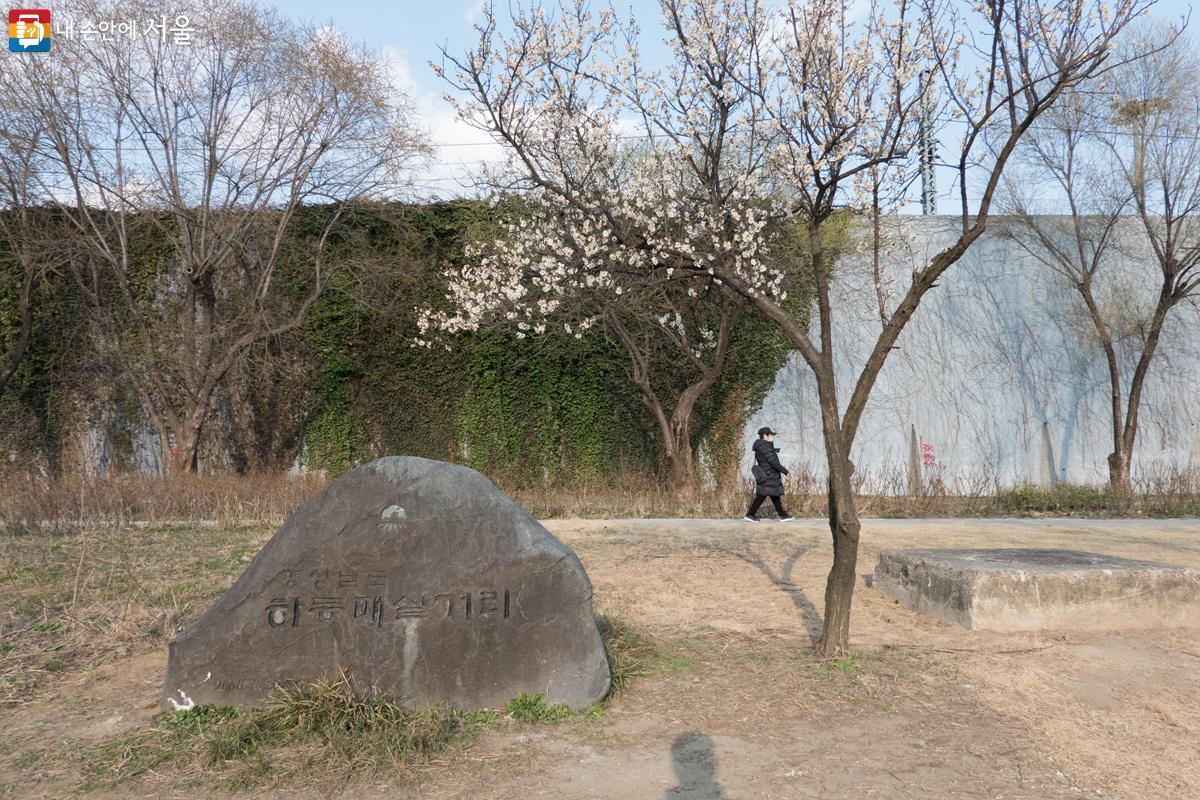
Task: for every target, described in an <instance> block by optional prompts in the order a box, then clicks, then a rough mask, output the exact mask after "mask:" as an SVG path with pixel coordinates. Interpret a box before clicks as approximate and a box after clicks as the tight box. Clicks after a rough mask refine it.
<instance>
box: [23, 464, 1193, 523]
mask: <svg viewBox="0 0 1200 800" xmlns="http://www.w3.org/2000/svg"><path fill="white" fill-rule="evenodd" d="M906 480H907V479H906V478H905V475H904V474H903V471H898V470H892V471H883V472H880V473H878V474H874V475H871V476H869V477H868V478H864V479H862V480H860V481H859V483H858V486H857V488H858V510H859V514H860V515H861V516H863V517H892V518H926V517H997V516H1026V515H1043V514H1044V515H1055V516H1082V517H1088V516H1091V517H1099V516H1106V517H1178V516H1196V515H1200V473H1197V472H1189V471H1183V470H1160V471H1158V472H1154V473H1150V474H1145V475H1142V476H1140V477H1139V478H1138V480H1137V481H1136V482H1135V487H1134V493H1133V494H1132V495H1131V496H1130V495H1119V494H1113V493H1111V492H1109V491H1107V490H1106V489H1105V488H1103V487H1093V486H1080V485H1073V484H1063V485H1060V486H1058V487H1057V488H1056V489H1043V488H1040V487H1037V486H1018V487H1015V488H1008V489H1005V488H1002V487H999V486H998V485H997V482H996V481H995V480H993V479H989V478H986V477H985V476H980V477H978V478H977V479H972V480H968V481H961V482H958V483H956V484H954V485H951V486H947V485H944V484H942V483H941V482H937V481H935V482H932V483H930V484H928V485H926V486H925V487H923V490H922V493H921V494H918V495H915V496H910V495H907V494H906V491H907V486H906ZM328 483H329V480H328V479H327V478H324V477H321V476H317V475H307V476H300V477H297V476H292V475H287V474H282V473H277V474H259V475H203V476H200V475H191V476H183V477H179V478H170V479H167V478H157V477H150V476H145V475H111V476H104V477H98V478H80V477H68V478H56V479H49V478H45V477H42V476H31V475H25V476H21V475H10V476H7V477H6V478H5V479H4V487H5V491H4V492H3V493H2V494H0V531H2V532H3V533H5V534H20V533H22V532H35V531H39V530H42V531H44V530H62V529H68V528H82V527H93V526H100V525H107V526H121V525H128V524H130V523H131V522H137V523H139V524H150V525H159V524H166V523H177V522H181V521H185V522H189V523H190V524H196V523H197V522H202V523H203V524H208V525H221V526H229V525H278V524H280V523H281V522H282V521H283V519H284V518H285V517H286V516H287V515H288V514H290V513H291V512H292V511H294V510H295V509H296V508H297V507H298V506H300V505H301V504H302V503H303V502H304V501H306V500H308V499H309V498H310V497H312V496H313V495H314V494H316V493H317V492H318V491H319V490H321V489H322V488H324V487H325V486H326V485H328ZM500 488H501V489H504V490H505V491H506V492H507V493H508V494H509V495H510V496H511V497H512V498H513V499H514V500H516V501H517V502H518V503H520V504H521V505H522V506H523V507H524V508H525V509H526V510H528V511H529V512H530V513H531V514H533V515H534V516H536V517H539V518H542V519H555V518H585V519H588V518H630V517H634V518H637V517H666V518H674V517H685V518H737V517H740V516H742V514H744V513H745V510H746V505H747V503H748V501H749V498H750V494H751V492H752V487H751V485H750V484H749V483H748V482H747V483H746V484H745V485H742V486H739V487H736V488H735V489H733V490H730V489H723V488H697V489H695V490H693V491H691V492H678V491H674V490H671V489H668V488H666V487H665V486H663V485H662V484H661V482H659V481H658V480H657V479H656V478H655V477H654V476H653V475H652V474H632V473H631V474H625V475H619V476H615V477H614V478H613V480H612V481H611V482H610V483H607V484H595V485H578V486H563V487H534V488H530V487H520V486H508V485H503V484H502V485H501V487H500ZM786 488H787V496H786V499H785V505H786V506H787V508H788V511H789V513H791V514H794V515H796V516H805V517H822V516H825V515H826V514H827V513H828V512H827V505H826V501H825V487H824V483H823V482H822V481H820V480H819V479H817V478H816V477H815V476H814V475H813V474H812V473H811V472H810V471H804V470H795V471H794V474H793V475H791V476H789V477H788V478H787V479H786Z"/></svg>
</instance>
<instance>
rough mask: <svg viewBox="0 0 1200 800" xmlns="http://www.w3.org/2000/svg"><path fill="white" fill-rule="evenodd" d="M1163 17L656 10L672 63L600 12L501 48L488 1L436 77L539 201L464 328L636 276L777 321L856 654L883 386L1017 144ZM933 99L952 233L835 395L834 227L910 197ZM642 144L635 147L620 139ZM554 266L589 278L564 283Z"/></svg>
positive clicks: (851, 9) (721, 2)
mask: <svg viewBox="0 0 1200 800" xmlns="http://www.w3.org/2000/svg"><path fill="white" fill-rule="evenodd" d="M1152 2H1153V0H1118V1H1117V2H1116V3H1114V4H1112V5H1109V4H1106V3H1103V2H1100V1H1099V0H974V1H973V2H969V3H968V2H961V1H960V0H890V1H888V2H885V0H876V2H872V3H871V5H870V6H869V7H868V8H867V9H866V11H865V13H862V14H858V13H856V12H857V11H858V8H857V6H856V5H852V4H851V3H850V2H848V0H783V2H781V3H780V4H779V8H780V10H779V11H776V10H774V9H775V6H771V7H768V6H767V5H766V3H764V2H759V1H758V0H740V1H735V0H661V7H662V12H663V14H662V24H663V28H664V30H665V32H666V43H667V45H668V47H669V49H670V54H671V58H670V59H669V62H668V64H667V66H666V67H664V68H662V69H651V68H650V67H648V66H647V65H646V64H645V62H644V61H643V59H642V57H641V55H640V52H639V49H638V30H637V27H636V25H635V24H634V23H633V22H632V21H630V22H625V23H620V22H618V18H617V15H616V14H615V13H614V12H612V11H610V10H605V11H601V12H599V13H598V14H596V15H595V16H593V15H592V14H590V13H589V12H588V9H587V5H586V4H585V3H583V2H576V3H574V4H573V5H561V6H559V7H558V8H557V9H556V11H555V12H554V13H548V12H545V11H542V10H540V9H537V8H535V9H533V10H530V11H523V10H520V9H518V10H516V11H515V12H514V16H513V28H514V31H515V33H514V34H513V35H512V36H511V37H502V36H500V35H498V34H497V32H496V23H495V18H494V16H492V14H491V12H490V10H489V12H488V13H487V15H486V16H485V22H484V24H483V25H481V30H480V42H479V44H478V46H477V47H476V48H474V49H472V50H470V51H469V52H468V53H467V54H466V55H465V56H464V57H462V58H461V59H453V58H451V59H449V62H448V63H449V66H450V67H451V69H449V70H447V71H445V72H444V73H443V74H444V75H445V76H446V77H447V79H448V80H449V81H450V82H451V83H452V84H453V85H454V86H455V87H456V88H458V89H459V90H460V92H461V93H462V94H463V95H465V97H460V98H458V102H459V109H460V113H461V114H462V116H463V118H464V119H466V120H468V121H469V122H471V123H472V124H474V125H476V126H478V127H480V128H483V129H484V130H487V131H489V132H491V133H492V134H493V135H494V136H495V137H496V138H497V139H498V140H499V141H501V142H503V143H504V144H505V145H506V146H507V149H508V152H509V155H510V163H509V164H508V165H507V168H506V169H504V170H501V171H497V172H496V173H493V174H491V175H489V176H488V180H489V182H490V183H491V184H492V185H493V186H494V187H496V188H502V189H505V190H509V191H519V192H522V193H523V194H524V196H525V197H526V198H528V202H530V203H531V204H534V205H537V206H539V207H541V208H542V209H544V210H543V212H542V216H541V218H540V219H541V222H540V224H539V225H538V226H537V228H536V229H535V230H534V231H533V232H532V233H531V234H530V235H529V236H528V237H526V239H525V240H524V241H522V242H520V243H518V244H516V246H515V249H510V250H508V251H507V252H508V255H506V257H505V259H502V260H501V261H499V262H497V261H491V262H488V263H486V264H485V263H484V262H483V261H482V260H480V261H477V262H476V263H475V264H474V265H472V267H471V270H474V272H473V273H472V278H471V280H470V287H469V288H467V289H466V290H465V291H463V292H462V293H461V294H459V293H458V290H456V291H455V296H456V297H458V299H459V300H460V303H459V305H458V308H459V313H458V314H457V316H458V317H460V318H461V320H463V321H470V320H472V319H474V314H475V313H476V312H475V311H473V310H471V309H472V308H479V307H480V306H479V304H483V306H485V307H486V305H487V304H489V303H495V302H499V301H498V300H497V299H496V298H497V294H504V295H505V298H506V302H516V301H517V300H518V299H520V298H527V300H528V301H531V302H532V303H533V304H534V306H535V308H536V303H537V302H538V301H539V300H546V299H547V297H548V296H549V294H548V293H547V291H546V290H545V288H543V286H539V285H538V284H536V283H534V282H533V276H534V275H546V274H553V275H555V276H556V278H555V281H553V282H551V283H550V284H544V285H549V286H551V287H552V288H551V290H550V291H551V292H552V293H553V296H554V297H555V298H557V297H563V298H566V297H568V296H570V295H571V294H572V293H573V292H574V291H575V290H576V289H577V287H579V286H581V285H582V286H587V279H588V277H591V279H592V280H593V281H594V282H595V281H601V282H603V285H604V286H606V287H607V286H609V285H611V287H612V292H611V293H610V294H609V295H608V297H607V300H606V302H607V303H608V304H609V305H613V306H616V305H624V304H625V303H626V302H627V301H626V300H625V299H624V298H625V297H626V296H629V297H636V296H638V292H635V291H628V292H626V291H624V290H626V289H628V288H631V287H632V286H634V285H639V286H640V285H642V284H643V283H651V284H654V282H655V281H664V280H665V281H666V282H668V283H670V282H682V283H683V284H684V285H687V284H688V283H689V282H691V281H695V280H696V279H701V280H710V281H711V283H712V285H714V286H720V287H721V291H722V292H726V293H728V294H729V295H738V296H740V297H742V298H744V299H745V300H746V301H747V302H749V303H753V304H754V306H756V307H757V308H758V310H759V311H760V312H761V313H763V314H765V315H766V316H767V317H768V318H770V319H771V320H773V321H774V322H775V323H777V324H778V326H779V327H780V329H781V330H782V331H783V332H784V333H785V334H786V335H787V337H788V339H789V340H790V341H791V342H792V343H793V344H794V346H795V347H796V349H797V350H798V351H799V353H800V355H801V356H802V357H803V359H804V361H805V362H806V363H807V364H808V366H809V367H810V368H811V370H812V372H813V374H814V376H815V379H816V384H817V394H818V399H819V404H820V413H821V422H822V429H823V433H824V444H825V451H826V465H827V472H828V480H829V521H830V528H831V531H832V534H833V551H834V557H833V565H832V568H831V570H830V573H829V578H828V581H827V584H826V592H825V618H824V629H823V632H822V636H821V639H820V641H819V643H818V645H817V651H818V653H819V654H822V655H834V654H837V653H840V652H843V651H844V650H845V649H846V647H847V645H848V642H849V622H850V609H851V601H852V597H853V592H854V584H855V576H856V564H857V554H858V542H859V534H860V529H861V524H860V522H859V520H858V515H857V510H856V506H855V497H854V491H853V483H852V477H853V473H854V467H853V464H852V462H851V459H850V453H851V449H852V447H853V444H854V440H855V435H856V432H857V429H858V425H859V422H860V420H861V417H862V413H863V410H864V408H865V407H866V403H867V401H868V399H869V398H870V395H871V390H872V388H873V386H874V384H875V380H876V378H877V377H878V375H879V372H880V370H881V369H882V368H883V366H884V364H885V362H886V360H887V357H888V355H889V353H890V352H891V350H892V349H893V348H894V347H895V346H896V341H897V339H898V338H899V336H900V334H901V332H902V331H903V330H904V328H905V326H906V325H907V323H908V321H909V320H910V319H911V318H912V316H913V314H914V313H915V312H916V310H917V308H918V306H919V305H920V303H921V300H922V298H923V297H924V296H925V294H926V293H927V292H929V291H930V290H931V289H932V288H933V287H934V286H935V285H936V283H937V280H938V278H939V277H941V276H942V275H943V274H944V273H945V272H946V270H947V269H949V268H950V267H951V266H953V264H954V263H955V262H956V261H958V260H959V259H960V258H961V257H962V255H963V254H964V253H965V252H966V250H967V248H968V247H970V245H971V244H972V243H973V242H974V241H975V240H976V239H978V238H979V237H980V236H981V235H982V233H983V231H984V229H985V227H986V225H987V223H988V220H989V215H990V212H991V208H992V199H993V195H994V194H995V191H996V187H997V184H998V182H999V180H1000V178H1001V176H1002V174H1003V172H1004V170H1005V167H1006V166H1007V164H1008V162H1009V160H1010V158H1011V156H1012V153H1013V150H1014V148H1015V147H1016V145H1017V143H1018V142H1019V141H1020V139H1021V138H1022V136H1023V135H1024V134H1025V133H1026V131H1027V130H1028V129H1029V128H1030V126H1031V125H1032V124H1033V123H1034V121H1035V120H1037V118H1038V117H1039V116H1040V115H1042V114H1043V113H1044V112H1045V111H1046V110H1047V109H1049V108H1050V107H1052V106H1053V105H1054V103H1055V102H1056V101H1057V100H1058V98H1059V97H1060V96H1061V95H1062V94H1063V93H1064V92H1066V91H1068V90H1071V89H1073V88H1074V87H1077V86H1079V85H1080V84H1081V83H1083V82H1084V81H1087V80H1088V79H1090V78H1092V77H1094V76H1097V75H1099V74H1100V73H1102V72H1103V71H1105V70H1106V69H1108V68H1110V66H1111V60H1110V49H1111V45H1112V41H1113V38H1114V37H1115V36H1116V35H1117V34H1118V33H1119V32H1120V31H1121V30H1122V28H1124V27H1125V26H1126V25H1127V24H1128V23H1129V21H1130V20H1131V19H1132V18H1134V17H1136V16H1138V15H1140V14H1141V13H1142V12H1143V11H1144V10H1145V9H1147V8H1148V7H1149V6H1150V5H1151V4H1152ZM925 107H932V109H933V112H932V113H933V115H934V118H935V119H939V120H947V119H949V120H952V125H950V126H949V127H948V128H947V131H948V134H949V135H951V136H953V137H954V138H955V142H954V145H953V147H952V148H949V149H951V150H952V152H951V159H950V164H951V166H952V167H953V168H954V170H955V172H956V180H957V186H956V194H957V200H958V203H957V205H958V210H957V214H958V216H959V217H960V219H961V227H960V229H959V235H958V237H957V238H956V239H955V240H954V241H953V242H952V243H950V244H949V245H948V246H947V247H946V248H944V249H943V250H941V251H939V252H937V253H935V254H933V256H932V257H931V258H930V259H929V260H928V261H925V262H923V263H917V264H915V265H914V271H913V274H912V277H911V281H910V282H908V284H907V285H906V286H905V287H904V288H903V290H901V289H900V288H898V287H897V288H896V289H895V291H894V296H893V297H891V298H888V297H886V292H883V293H881V295H880V296H881V298H883V302H881V304H880V306H881V307H880V309H879V316H880V322H881V326H880V327H881V330H880V332H879V335H878V338H877V339H876V341H875V343H874V346H873V348H872V350H871V352H870V354H869V356H868V358H867V360H866V361H865V363H863V364H862V365H861V369H860V371H859V373H858V376H857V379H856V380H855V381H854V383H853V385H852V386H850V387H840V386H838V385H837V381H836V379H835V378H836V374H835V371H834V360H835V355H836V354H837V345H836V342H835V341H834V336H833V323H832V321H833V316H834V311H835V309H834V307H833V300H832V295H831V292H830V283H831V280H832V270H831V263H830V262H831V261H832V257H833V255H834V254H833V253H832V252H831V249H830V247H829V243H828V242H827V241H826V231H827V223H828V222H829V220H830V219H831V218H832V217H833V215H834V214H835V213H837V212H838V211H839V210H840V209H844V208H847V207H849V208H858V209H864V208H867V207H868V206H871V205H873V202H872V201H873V199H874V198H876V197H889V196H897V194H898V193H897V191H896V188H897V187H899V186H903V184H904V183H905V182H906V181H907V177H906V176H907V174H909V173H910V172H911V161H912V157H913V155H915V149H916V142H917V133H918V123H919V113H920V111H921V109H923V108H925ZM634 136H635V137H636V141H637V142H639V143H640V144H639V147H638V148H630V147H625V146H622V143H623V142H627V141H629V137H634ZM635 153H636V155H637V157H636V158H635V156H634V154H635ZM784 221H786V222H788V223H790V224H791V225H794V226H796V227H798V228H799V229H800V230H801V231H802V235H803V236H804V237H805V239H806V245H807V246H806V248H805V253H806V257H805V259H804V262H803V263H802V264H800V265H797V266H796V267H794V268H789V267H787V265H784V264H782V263H780V262H777V261H774V260H772V259H771V258H770V249H771V237H772V236H773V235H777V232H778V230H779V228H778V227H777V225H778V224H779V223H781V222H784ZM585 222H586V226H585ZM550 240H556V241H561V242H564V243H570V247H569V248H568V250H567V251H566V252H569V253H570V254H571V258H570V259H569V260H568V259H566V258H565V257H563V256H562V255H557V256H552V257H551V259H550V261H548V262H547V261H543V258H544V256H543V251H541V250H540V249H538V248H536V247H535V245H536V244H537V243H538V241H550ZM610 255H611V256H615V258H613V257H610ZM560 268H561V269H562V270H563V273H564V274H568V275H574V276H578V278H574V279H572V280H569V281H565V280H560V279H559V278H558V277H557V276H558V272H557V270H559V269H560ZM542 280H544V279H542ZM799 281H803V282H805V283H806V284H810V285H811V286H812V287H813V292H814V297H815V307H816V308H815V310H816V315H815V317H816V318H815V320H814V323H813V325H812V327H811V329H810V327H809V326H807V325H806V324H804V323H803V322H802V320H801V319H800V318H798V315H797V314H796V313H794V309H793V308H790V307H789V306H788V305H787V303H786V302H785V301H786V295H787V292H788V289H789V288H790V287H792V286H793V285H795V284H796V283H797V282H799ZM610 282H611V283H610ZM518 285H520V286H521V287H523V288H524V289H526V290H527V291H529V292H530V294H519V291H520V290H518V289H517V288H516V287H517V286H518ZM618 289H621V290H623V293H622V294H621V295H618V294H617V290H618ZM506 292H507V293H511V294H512V295H514V296H513V297H511V298H509V297H508V294H506ZM464 304H465V305H466V306H467V309H466V310H465V312H464V310H463V306H464ZM524 305H525V306H526V307H528V305H529V303H528V302H526V303H525V304H524ZM516 313H517V314H518V318H519V316H520V315H521V314H523V313H524V312H523V311H518V312H516ZM847 389H848V391H847Z"/></svg>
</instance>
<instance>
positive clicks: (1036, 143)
mask: <svg viewBox="0 0 1200 800" xmlns="http://www.w3.org/2000/svg"><path fill="white" fill-rule="evenodd" d="M1127 38H1128V41H1126V42H1125V43H1124V45H1123V51H1124V53H1123V55H1124V56H1125V58H1124V59H1123V60H1124V61H1127V62H1128V63H1126V64H1125V65H1124V66H1122V67H1121V68H1119V69H1117V70H1114V71H1113V72H1112V73H1111V75H1110V77H1109V80H1108V82H1107V84H1106V86H1105V87H1104V88H1103V89H1099V88H1093V89H1092V90H1091V91H1088V92H1087V93H1074V94H1072V95H1071V96H1070V97H1069V98H1068V99H1067V102H1065V103H1063V104H1062V105H1061V106H1060V107H1059V108H1058V109H1056V110H1055V112H1054V113H1053V114H1050V115H1047V117H1046V119H1045V123H1044V124H1043V125H1042V126H1040V127H1039V128H1038V129H1035V130H1034V131H1033V132H1032V133H1031V135H1030V136H1029V138H1028V140H1027V142H1026V143H1025V150H1026V155H1027V157H1028V161H1029V162H1030V163H1031V165H1032V167H1033V171H1034V172H1033V174H1034V175H1035V176H1037V177H1041V178H1043V179H1048V183H1049V187H1050V196H1051V198H1052V199H1051V201H1050V202H1051V203H1053V202H1055V201H1061V202H1065V204H1066V207H1067V213H1066V214H1063V215H1051V214H1046V213H1044V212H1046V211H1047V210H1048V209H1047V204H1046V203H1044V202H1043V203H1041V204H1039V203H1037V201H1035V200H1034V199H1033V198H1031V196H1030V194H1031V191H1030V190H1031V188H1032V186H1033V184H1031V183H1028V182H1027V183H1024V184H1023V186H1018V185H1016V183H1015V182H1013V183H1012V185H1010V187H1009V189H1010V191H1009V193H1008V196H1009V205H1010V206H1011V208H1012V211H1013V215H1014V217H1015V221H1016V224H1015V225H1013V226H1012V227H1011V228H1009V229H1008V231H1007V233H1008V234H1009V236H1010V238H1011V239H1013V240H1014V241H1016V242H1018V243H1019V244H1020V245H1021V246H1022V247H1023V248H1024V249H1025V250H1026V251H1027V252H1029V253H1030V254H1031V255H1032V256H1034V257H1035V258H1037V259H1038V260H1040V261H1041V262H1042V263H1044V264H1045V265H1046V266H1048V267H1049V268H1051V269H1053V270H1055V271H1056V272H1057V273H1058V274H1060V275H1061V276H1062V277H1064V278H1065V279H1066V280H1067V282H1068V283H1069V284H1070V285H1071V287H1072V288H1074V290H1075V291H1076V292H1077V293H1078V295H1079V297H1080V299H1081V300H1082V301H1083V304H1084V307H1085V308H1086V309H1087V315H1088V319H1089V320H1090V321H1091V324H1092V329H1093V331H1094V333H1095V337H1096V342H1097V344H1098V345H1099V347H1100V349H1101V350H1102V351H1103V353H1104V358H1105V364H1106V367H1107V370H1108V379H1109V407H1110V421H1111V436H1112V452H1111V453H1110V454H1109V456H1108V474H1109V485H1110V486H1111V488H1112V489H1113V490H1114V491H1117V492H1123V493H1127V492H1129V491H1130V490H1131V475H1130V472H1131V460H1132V455H1133V449H1134V444H1135V443H1136V441H1137V432H1138V414H1139V411H1140V409H1141V399H1142V392H1143V389H1144V386H1145V381H1146V376H1147V375H1148V373H1149V370H1150V366H1151V363H1152V361H1153V359H1154V355H1155V353H1156V352H1157V349H1158V345H1159V340H1160V337H1161V334H1162V330H1163V326H1164V324H1165V323H1166V320H1167V318H1168V316H1169V315H1170V313H1171V311H1172V310H1173V309H1174V308H1175V307H1177V306H1178V305H1180V304H1181V303H1183V301H1185V300H1186V299H1187V298H1189V297H1192V296H1195V295H1196V293H1197V290H1198V289H1200V272H1198V267H1200V228H1198V227H1197V222H1196V220H1195V217H1196V214H1197V212H1198V211H1200V90H1198V89H1197V86H1198V85H1200V64H1198V63H1197V59H1196V56H1195V52H1194V49H1193V48H1192V47H1191V42H1189V41H1188V40H1187V39H1183V38H1180V36H1179V33H1178V31H1176V30H1173V29H1169V28H1161V27H1147V28H1142V29H1140V30H1137V31H1132V32H1131V34H1130V36H1129V37H1127ZM1139 54H1141V55H1142V57H1141V58H1137V59H1134V58H1133V56H1135V55H1139ZM1114 164H1115V165H1116V166H1117V169H1115V170H1114V168H1113V167H1114ZM1025 177H1028V176H1025ZM1039 212H1040V213H1039ZM1131 217H1132V219H1131ZM1131 222H1132V223H1134V225H1136V228H1134V227H1133V226H1131V225H1129V224H1128V223H1131ZM1122 229H1123V230H1124V235H1125V238H1126V239H1137V238H1138V233H1137V232H1138V231H1140V232H1141V233H1142V234H1143V235H1144V237H1145V240H1146V242H1148V244H1149V248H1148V250H1142V251H1141V253H1140V257H1141V258H1142V259H1145V258H1146V255H1148V256H1149V260H1148V261H1144V263H1142V264H1141V265H1140V266H1141V267H1143V268H1144V270H1145V272H1144V274H1145V277H1146V278H1148V279H1151V280H1153V278H1154V277H1155V276H1156V277H1157V292H1156V296H1155V297H1154V299H1153V303H1152V306H1151V307H1150V308H1148V309H1141V308H1139V305H1140V304H1139V303H1138V302H1137V301H1136V300H1135V299H1134V298H1132V297H1106V296H1105V284H1106V283H1107V284H1108V285H1109V288H1111V285H1112V284H1113V282H1114V281H1115V276H1114V275H1113V274H1112V273H1113V271H1114V270H1115V269H1116V266H1117V264H1119V263H1131V262H1133V263H1135V266H1137V265H1136V261H1137V260H1138V259H1139V253H1138V250H1137V248H1128V247H1123V246H1121V245H1122V241H1121V233H1122ZM1106 278H1107V281H1106ZM1130 360H1132V364H1131V363H1130ZM1126 380H1128V383H1126Z"/></svg>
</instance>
